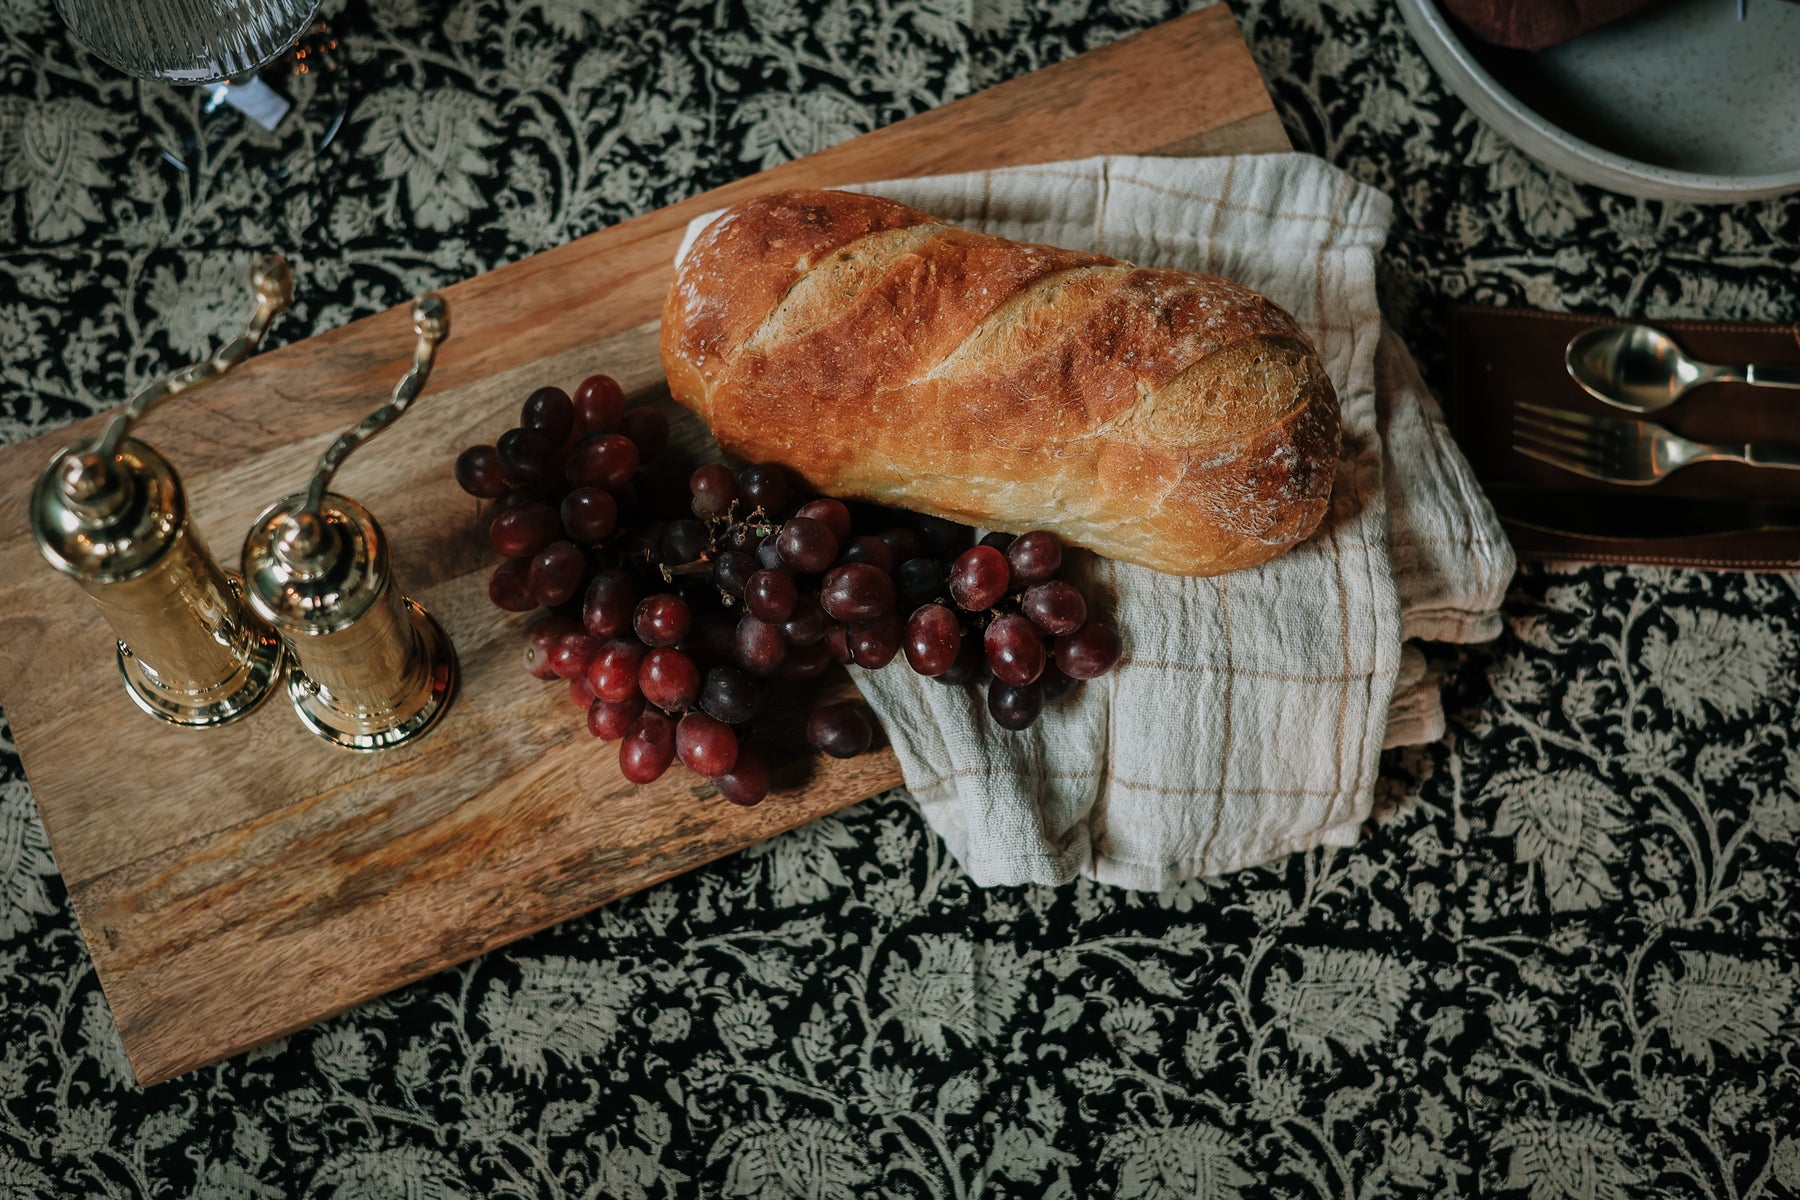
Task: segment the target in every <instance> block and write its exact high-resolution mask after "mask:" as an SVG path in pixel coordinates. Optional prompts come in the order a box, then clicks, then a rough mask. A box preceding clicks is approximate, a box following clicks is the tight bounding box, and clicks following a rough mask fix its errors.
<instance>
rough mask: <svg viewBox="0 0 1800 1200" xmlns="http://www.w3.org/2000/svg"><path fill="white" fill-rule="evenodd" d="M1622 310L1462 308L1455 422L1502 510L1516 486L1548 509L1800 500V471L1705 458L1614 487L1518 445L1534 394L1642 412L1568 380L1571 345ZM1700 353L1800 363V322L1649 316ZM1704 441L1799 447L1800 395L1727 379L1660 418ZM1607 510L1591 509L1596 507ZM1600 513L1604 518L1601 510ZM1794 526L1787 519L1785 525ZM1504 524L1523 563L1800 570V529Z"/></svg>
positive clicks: (1608, 411)
mask: <svg viewBox="0 0 1800 1200" xmlns="http://www.w3.org/2000/svg"><path fill="white" fill-rule="evenodd" d="M1620 319H1621V318H1618V317H1610V316H1596V315H1584V314H1575V313H1546V312H1537V311H1534V310H1531V309H1521V308H1480V307H1474V306H1463V307H1460V308H1458V309H1456V310H1455V311H1454V312H1453V313H1452V315H1451V322H1450V336H1451V350H1450V353H1451V372H1452V383H1451V394H1450V397H1449V403H1448V404H1447V406H1446V407H1447V416H1448V418H1449V421H1450V427H1451V430H1452V431H1453V432H1454V434H1455V436H1456V440H1457V443H1458V444H1459V445H1460V446H1461V447H1462V450H1463V453H1464V454H1465V455H1467V457H1468V459H1469V462H1470V464H1471V465H1472V466H1473V467H1474V469H1475V477H1476V478H1477V479H1478V480H1480V481H1481V484H1482V486H1483V487H1484V488H1486V489H1487V490H1488V492H1489V493H1490V495H1492V496H1494V497H1495V498H1496V503H1497V505H1503V503H1504V497H1505V496H1506V495H1508V494H1514V495H1516V494H1518V493H1521V492H1530V493H1542V494H1545V495H1547V497H1548V499H1549V500H1550V501H1551V503H1549V504H1546V503H1545V502H1544V500H1543V499H1539V500H1538V501H1537V504H1538V506H1539V507H1549V508H1552V509H1554V508H1556V507H1557V505H1556V503H1555V501H1557V500H1559V499H1560V500H1566V502H1567V504H1568V505H1569V506H1570V510H1571V511H1574V510H1575V509H1577V508H1578V507H1579V506H1580V505H1581V504H1582V502H1583V499H1584V498H1590V497H1594V496H1597V495H1610V496H1617V497H1631V496H1636V497H1646V498H1651V499H1653V500H1655V501H1663V500H1666V499H1669V498H1688V499H1692V500H1701V501H1715V502H1716V501H1732V502H1739V501H1748V502H1757V503H1762V504H1774V505H1787V504H1800V471H1789V470H1779V469H1774V468H1769V467H1748V466H1744V465H1742V464H1739V463H1698V464H1696V465H1694V466H1691V467H1689V468H1687V469H1686V470H1684V471H1680V472H1677V473H1676V474H1674V475H1671V476H1670V477H1669V478H1667V479H1665V480H1663V481H1662V482H1661V483H1658V484H1655V485H1652V486H1650V487H1633V486H1627V485H1624V484H1614V483H1606V482H1603V481H1601V480H1596V479H1589V478H1587V477H1585V476H1581V475H1575V474H1572V473H1570V472H1567V471H1562V470H1559V469H1558V468H1556V467H1553V466H1551V465H1549V464H1548V463H1544V462H1539V461H1538V460H1537V459H1534V458H1527V457H1526V456H1525V455H1523V454H1520V453H1518V452H1517V451H1516V450H1514V449H1513V448H1512V420H1513V404H1514V403H1515V402H1516V401H1520V400H1524V401H1529V402H1532V403H1536V404H1542V405H1547V406H1550V407H1555V408H1564V409H1571V410H1575V411H1579V412H1588V413H1593V414H1595V415H1599V416H1610V417H1625V418H1628V419H1636V418H1634V417H1633V414H1630V413H1626V412H1623V411H1621V410H1619V409H1616V408H1612V407H1611V406H1609V405H1606V404H1602V403H1601V402H1600V401H1599V400H1596V399H1594V398H1593V397H1592V396H1589V395H1588V394H1587V393H1586V392H1585V391H1583V390H1582V389H1581V388H1580V387H1579V386H1578V385H1577V384H1576V383H1575V381H1574V380H1572V379H1570V378H1569V374H1568V370H1567V369H1566V368H1565V367H1564V365H1563V351H1564V349H1565V348H1566V347H1567V346H1568V343H1569V339H1570V338H1572V337H1574V336H1575V335H1576V334H1577V333H1579V332H1580V331H1581V330H1583V329H1586V328H1588V327H1589V326H1593V325H1603V324H1608V323H1611V322H1616V321H1618V320H1620ZM1648 324H1651V325H1653V326H1655V327H1656V328H1658V329H1661V330H1663V331H1664V332H1665V333H1668V334H1669V335H1670V336H1672V337H1674V338H1675V339H1676V340H1677V341H1678V342H1679V343H1680V344H1681V346H1682V348H1683V349H1685V350H1686V351H1687V352H1688V353H1689V354H1690V355H1692V356H1694V357H1695V358H1698V359H1702V360H1705V361H1708V362H1719V363H1746V362H1759V363H1794V362H1800V325H1745V324H1733V323H1729V322H1720V321H1650V322H1648ZM1653 419H1654V420H1656V421H1657V422H1658V423H1659V424H1661V425H1663V426H1665V427H1666V428H1668V429H1671V430H1673V431H1674V432H1676V433H1679V434H1682V435H1684V436H1687V437H1691V438H1694V439H1696V440H1700V441H1709V442H1747V441H1768V442H1775V443H1781V444H1785V445H1795V446H1800V391H1792V390H1786V389H1778V388H1756V387H1750V386H1749V385H1747V384H1737V383H1719V384H1712V385H1709V386H1707V387H1703V388H1699V389H1697V390H1695V391H1693V392H1690V393H1688V394H1687V395H1686V396H1685V397H1683V398H1682V399H1681V400H1680V401H1679V402H1678V403H1677V404H1675V405H1674V406H1673V407H1671V408H1666V409H1664V410H1663V411H1662V412H1660V413H1658V414H1656V416H1655V417H1654V418H1653ZM1595 507H1597V506H1595V505H1592V504H1590V509H1592V508H1595ZM1590 515H1591V514H1590ZM1783 523H1784V524H1786V523H1787V522H1783ZM1502 524H1503V525H1505V527H1506V530H1507V535H1508V537H1509V538H1510V539H1511V540H1512V543H1513V547H1514V549H1515V550H1516V551H1517V552H1518V555H1519V557H1520V558H1521V559H1526V560H1537V561H1548V562H1559V561H1560V562H1601V563H1647V564H1655V565H1659V566H1684V567H1707V568H1714V569H1719V570H1748V571H1791V570H1800V531H1796V530H1794V529H1780V530H1753V529H1744V530H1731V531H1720V532H1713V533H1707V534H1704V535H1697V536H1668V537H1656V536H1646V535H1647V534H1648V532H1649V531H1647V530H1642V529H1633V528H1628V527H1621V528H1620V529H1617V530H1606V531H1601V530H1592V529H1584V530H1583V532H1582V534H1581V535H1568V534H1553V533H1547V532H1544V531H1543V530H1542V529H1541V528H1527V527H1524V526H1523V525H1522V524H1521V523H1520V522H1519V521H1517V520H1508V519H1507V517H1506V514H1505V512H1504V510H1503V511H1502Z"/></svg>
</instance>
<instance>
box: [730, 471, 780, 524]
mask: <svg viewBox="0 0 1800 1200" xmlns="http://www.w3.org/2000/svg"><path fill="white" fill-rule="evenodd" d="M737 486H738V498H739V499H740V500H742V501H743V502H744V506H745V509H746V510H747V512H755V511H756V510H757V509H761V510H762V512H763V515H764V516H765V517H767V518H768V519H769V520H771V521H778V520H780V519H781V518H782V517H783V516H785V515H786V513H787V508H788V505H789V503H791V497H792V496H793V486H792V485H791V484H790V483H788V477H787V472H786V471H784V470H782V469H781V468H780V467H778V466H776V465H775V464H774V463H756V464H754V465H752V466H748V467H745V468H744V469H743V470H741V471H739V472H738V477H737Z"/></svg>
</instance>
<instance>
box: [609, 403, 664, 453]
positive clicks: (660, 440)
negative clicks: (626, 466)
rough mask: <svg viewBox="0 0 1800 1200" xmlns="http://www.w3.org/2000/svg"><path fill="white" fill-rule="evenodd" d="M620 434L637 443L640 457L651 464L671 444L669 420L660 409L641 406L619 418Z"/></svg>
mask: <svg viewBox="0 0 1800 1200" xmlns="http://www.w3.org/2000/svg"><path fill="white" fill-rule="evenodd" d="M619 432H620V433H622V434H624V435H625V436H626V437H628V438H630V439H631V440H632V441H633V442H635V443H637V449H638V457H639V458H640V459H642V460H643V461H644V462H649V461H650V460H651V459H653V458H655V457H656V456H657V455H659V454H661V453H662V452H663V447H665V446H667V445H668V444H669V418H667V417H665V416H663V415H662V411H661V410H660V409H655V408H651V407H650V406H649V405H647V404H640V405H638V406H637V407H636V408H628V409H626V410H625V415H624V416H622V417H620V418H619Z"/></svg>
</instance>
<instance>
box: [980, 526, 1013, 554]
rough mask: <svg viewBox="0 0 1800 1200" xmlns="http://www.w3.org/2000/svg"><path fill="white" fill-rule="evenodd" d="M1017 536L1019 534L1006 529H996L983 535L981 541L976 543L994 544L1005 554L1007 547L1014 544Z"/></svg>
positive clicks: (995, 547)
mask: <svg viewBox="0 0 1800 1200" xmlns="http://www.w3.org/2000/svg"><path fill="white" fill-rule="evenodd" d="M1017 536H1018V535H1017V534H1011V533H1007V532H1005V531H1004V530H999V529H996V530H994V531H993V532H992V533H988V534H985V535H984V536H983V537H982V539H981V541H979V542H977V543H976V545H978V546H992V547H993V548H994V549H996V550H998V551H999V552H1000V553H1002V554H1005V553H1006V548H1007V547H1008V546H1010V545H1012V544H1013V540H1014V539H1015V538H1016V537H1017Z"/></svg>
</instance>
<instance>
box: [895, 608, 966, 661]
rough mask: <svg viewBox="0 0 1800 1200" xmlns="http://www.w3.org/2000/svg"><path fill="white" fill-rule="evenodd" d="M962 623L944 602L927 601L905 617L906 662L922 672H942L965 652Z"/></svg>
mask: <svg viewBox="0 0 1800 1200" xmlns="http://www.w3.org/2000/svg"><path fill="white" fill-rule="evenodd" d="M962 644H963V635H962V622H960V621H958V620H957V619H956V614H955V613H954V612H952V611H951V610H950V609H949V608H947V607H945V606H944V605H942V604H925V605H921V606H920V607H919V608H917V609H915V610H914V611H913V615H912V616H910V617H908V618H907V620H906V646H905V649H906V661H907V662H908V663H910V664H912V669H913V670H915V671H917V672H918V673H919V674H921V675H931V676H936V675H942V674H943V673H944V672H945V671H948V670H949V669H950V668H951V667H953V666H955V665H956V656H957V655H958V654H959V653H961V652H962Z"/></svg>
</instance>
